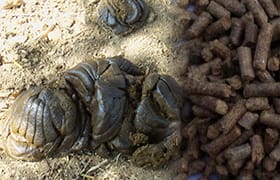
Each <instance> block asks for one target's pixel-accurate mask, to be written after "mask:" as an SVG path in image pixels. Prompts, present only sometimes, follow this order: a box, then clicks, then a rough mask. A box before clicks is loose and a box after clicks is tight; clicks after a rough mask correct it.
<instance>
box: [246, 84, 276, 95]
mask: <svg viewBox="0 0 280 180" xmlns="http://www.w3.org/2000/svg"><path fill="white" fill-rule="evenodd" d="M279 89H280V83H278V82H272V83H259V84H256V83H252V84H246V85H245V87H244V91H243V94H244V96H245V97H269V96H272V97H273V96H274V97H279V96H280V91H279Z"/></svg>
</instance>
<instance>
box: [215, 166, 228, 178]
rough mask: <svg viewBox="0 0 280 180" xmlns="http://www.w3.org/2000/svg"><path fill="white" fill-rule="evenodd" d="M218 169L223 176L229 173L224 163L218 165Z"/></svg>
mask: <svg viewBox="0 0 280 180" xmlns="http://www.w3.org/2000/svg"><path fill="white" fill-rule="evenodd" d="M216 171H217V172H218V173H219V174H220V175H222V176H227V175H228V170H227V168H226V167H225V166H223V165H217V166H216Z"/></svg>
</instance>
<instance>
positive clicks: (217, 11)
mask: <svg viewBox="0 0 280 180" xmlns="http://www.w3.org/2000/svg"><path fill="white" fill-rule="evenodd" d="M206 10H207V11H208V12H209V13H210V14H212V15H213V16H214V17H215V18H217V19H220V18H222V17H226V16H230V12H229V11H228V10H226V9H225V8H224V7H223V6H221V5H220V4H218V3H216V2H215V1H210V3H209V5H208V7H207V9H206Z"/></svg>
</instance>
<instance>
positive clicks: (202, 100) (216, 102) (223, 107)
mask: <svg viewBox="0 0 280 180" xmlns="http://www.w3.org/2000/svg"><path fill="white" fill-rule="evenodd" d="M189 99H190V100H191V101H192V103H194V104H196V105H198V106H201V107H203V108H206V109H209V110H211V111H213V112H216V113H218V114H226V113H227V111H228V106H227V104H226V102H224V101H223V100H221V99H218V98H216V97H213V96H203V95H191V96H189Z"/></svg>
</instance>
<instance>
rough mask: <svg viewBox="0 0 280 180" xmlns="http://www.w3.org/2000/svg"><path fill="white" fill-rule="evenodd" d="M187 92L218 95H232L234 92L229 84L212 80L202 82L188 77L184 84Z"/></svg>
mask: <svg viewBox="0 0 280 180" xmlns="http://www.w3.org/2000/svg"><path fill="white" fill-rule="evenodd" d="M183 88H184V90H185V92H186V93H187V94H201V95H209V96H216V97H230V95H231V94H232V91H231V88H230V86H229V85H226V84H221V83H212V82H201V81H197V80H194V79H187V80H186V81H185V83H184V84H183Z"/></svg>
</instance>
